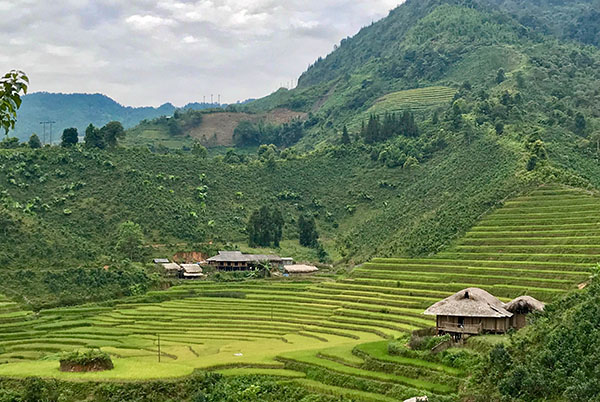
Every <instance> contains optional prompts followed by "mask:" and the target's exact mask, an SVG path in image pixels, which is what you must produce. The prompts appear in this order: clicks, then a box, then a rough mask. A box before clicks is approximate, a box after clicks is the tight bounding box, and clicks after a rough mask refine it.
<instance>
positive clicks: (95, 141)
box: [83, 124, 106, 149]
mask: <svg viewBox="0 0 600 402" xmlns="http://www.w3.org/2000/svg"><path fill="white" fill-rule="evenodd" d="M83 140H84V141H85V146H86V147H88V148H98V149H104V148H105V147H106V143H105V142H104V137H103V136H102V133H100V129H98V128H97V127H95V126H94V125H93V124H90V125H89V126H87V128H86V129H85V137H84V139H83Z"/></svg>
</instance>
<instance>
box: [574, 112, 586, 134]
mask: <svg viewBox="0 0 600 402" xmlns="http://www.w3.org/2000/svg"><path fill="white" fill-rule="evenodd" d="M586 128H587V122H586V120H585V116H584V115H583V113H581V112H578V113H577V114H576V115H575V132H576V133H577V134H579V135H582V134H584V133H585V129H586Z"/></svg>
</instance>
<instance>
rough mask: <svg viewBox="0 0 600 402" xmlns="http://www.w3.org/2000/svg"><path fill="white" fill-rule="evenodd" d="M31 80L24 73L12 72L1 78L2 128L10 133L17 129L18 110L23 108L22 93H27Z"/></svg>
mask: <svg viewBox="0 0 600 402" xmlns="http://www.w3.org/2000/svg"><path fill="white" fill-rule="evenodd" d="M28 85H29V78H27V75H25V73H24V72H22V71H19V70H12V71H10V72H8V73H6V74H5V75H4V77H2V78H0V128H3V129H4V132H5V135H6V136H7V137H8V131H9V130H11V129H14V128H15V123H16V122H17V110H18V109H19V108H20V107H21V102H22V100H21V93H23V94H26V93H27V87H28Z"/></svg>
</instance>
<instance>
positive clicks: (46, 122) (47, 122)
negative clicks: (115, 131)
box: [40, 121, 56, 145]
mask: <svg viewBox="0 0 600 402" xmlns="http://www.w3.org/2000/svg"><path fill="white" fill-rule="evenodd" d="M40 124H42V125H43V126H44V145H45V144H47V142H46V126H47V125H49V126H50V144H52V125H53V124H56V122H55V121H40Z"/></svg>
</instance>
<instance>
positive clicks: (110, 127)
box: [100, 121, 125, 148]
mask: <svg viewBox="0 0 600 402" xmlns="http://www.w3.org/2000/svg"><path fill="white" fill-rule="evenodd" d="M100 134H101V136H102V138H103V139H104V143H105V144H106V146H107V147H109V148H115V147H116V146H117V143H118V141H119V140H120V139H122V138H123V137H125V129H124V128H123V125H122V124H121V123H119V122H118V121H111V122H110V123H107V124H106V125H105V126H104V127H102V128H101V129H100Z"/></svg>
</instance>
